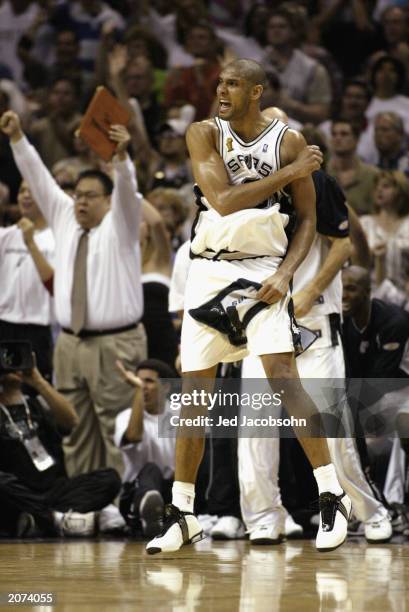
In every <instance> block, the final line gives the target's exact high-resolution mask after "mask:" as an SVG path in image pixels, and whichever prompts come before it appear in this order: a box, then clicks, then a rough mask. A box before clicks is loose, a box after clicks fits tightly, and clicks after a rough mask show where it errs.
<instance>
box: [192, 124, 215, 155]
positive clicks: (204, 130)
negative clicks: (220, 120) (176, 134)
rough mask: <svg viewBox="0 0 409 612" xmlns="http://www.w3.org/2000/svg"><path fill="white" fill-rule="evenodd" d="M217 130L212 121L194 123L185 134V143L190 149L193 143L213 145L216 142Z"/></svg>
mask: <svg viewBox="0 0 409 612" xmlns="http://www.w3.org/2000/svg"><path fill="white" fill-rule="evenodd" d="M217 133H218V128H217V126H216V122H215V121H214V119H204V120H203V121H195V122H194V123H192V124H191V125H190V126H189V128H188V130H187V132H186V142H187V145H188V147H189V149H191V147H192V146H194V144H195V143H202V144H203V145H204V144H208V145H214V144H215V142H216V138H217Z"/></svg>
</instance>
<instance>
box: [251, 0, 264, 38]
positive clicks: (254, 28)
mask: <svg viewBox="0 0 409 612" xmlns="http://www.w3.org/2000/svg"><path fill="white" fill-rule="evenodd" d="M267 19H268V8H267V7H266V5H265V4H257V5H256V6H255V7H254V8H253V11H252V14H251V18H250V23H249V29H250V34H251V36H253V37H254V38H256V39H257V40H262V39H263V37H264V35H265V32H266V22H267Z"/></svg>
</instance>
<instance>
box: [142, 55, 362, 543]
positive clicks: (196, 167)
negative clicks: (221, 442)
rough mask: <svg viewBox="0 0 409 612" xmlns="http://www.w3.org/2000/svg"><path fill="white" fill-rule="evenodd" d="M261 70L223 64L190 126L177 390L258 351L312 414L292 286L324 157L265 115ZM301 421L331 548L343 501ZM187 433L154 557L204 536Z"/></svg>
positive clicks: (321, 446) (271, 373)
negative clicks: (287, 203) (191, 212)
mask: <svg viewBox="0 0 409 612" xmlns="http://www.w3.org/2000/svg"><path fill="white" fill-rule="evenodd" d="M264 78H265V75H264V71H263V70H262V68H261V66H260V65H259V64H257V63H256V62H254V61H252V60H237V61H235V62H232V63H231V64H229V65H228V66H227V67H226V68H225V69H224V70H223V71H222V73H221V76H220V80H219V85H218V88H217V97H218V100H219V116H218V118H217V119H216V120H206V121H202V122H200V123H194V124H192V126H191V127H190V128H189V131H188V133H187V145H188V148H189V152H190V156H191V161H192V168H193V173H194V176H195V180H196V182H197V184H198V188H199V189H198V191H197V194H196V195H197V197H198V199H199V200H200V206H199V214H198V218H197V220H196V222H195V224H194V227H193V232H192V243H191V256H192V258H193V261H192V264H191V266H190V269H189V275H188V279H187V286H186V295H185V314H184V319H183V326H182V340H181V362H182V372H183V392H184V393H189V392H193V391H195V390H196V389H197V388H198V381H201V382H202V389H205V390H207V391H211V390H212V386H211V381H212V379H214V376H215V371H216V367H217V364H218V363H219V362H222V361H237V360H238V359H241V358H242V357H243V356H244V355H246V354H248V353H250V354H254V355H258V356H260V358H261V360H262V363H263V368H264V371H265V374H266V376H267V378H268V379H280V386H281V388H282V389H283V391H284V392H285V397H286V407H287V410H288V412H289V414H290V415H291V416H293V417H295V418H307V420H308V421H310V419H312V418H313V417H316V416H317V410H316V407H315V405H314V404H313V402H312V401H311V399H310V398H309V396H308V395H307V394H306V393H305V391H304V389H303V387H302V385H301V382H300V380H299V377H298V373H297V369H296V366H295V359H294V350H295V343H296V342H297V340H298V338H297V336H298V335H299V334H298V329H297V327H296V325H295V323H294V320H292V317H291V307H292V302H291V298H290V291H289V287H290V283H291V279H292V276H293V274H294V272H295V271H296V270H297V268H298V267H299V265H300V264H301V263H302V261H303V259H304V258H305V256H306V255H307V253H308V251H309V249H310V246H311V243H312V241H313V239H314V235H315V225H316V216H315V191H314V186H313V183H312V179H311V176H310V174H311V172H312V171H313V170H316V169H318V167H319V166H320V164H321V161H322V156H321V154H320V152H319V150H317V149H316V148H314V147H309V148H306V145H305V141H304V139H303V137H302V136H301V135H300V134H298V133H297V132H294V131H292V130H289V129H288V128H287V126H286V125H285V124H283V123H281V122H280V121H278V120H276V119H274V120H273V121H269V120H267V119H266V118H265V117H264V116H263V115H262V113H261V111H260V105H259V102H260V97H261V94H262V91H263V85H262V84H263V81H264ZM286 185H289V189H290V191H291V196H292V202H293V206H294V211H295V213H296V219H297V220H296V227H295V230H294V233H293V236H292V240H291V243H290V244H289V242H288V237H287V234H286V231H285V230H286V229H288V226H289V222H290V217H289V215H288V214H286V213H285V212H283V211H280V206H279V204H274V202H276V198H275V197H274V194H276V193H277V192H279V191H280V190H281V189H283V188H284V187H285V186H286ZM255 288H256V289H257V290H256V291H255ZM227 304H229V306H227ZM225 305H226V308H225ZM215 314H216V316H215ZM243 340H245V341H246V342H245V343H244V342H243ZM209 381H210V382H209ZM191 414H192V413H191ZM299 429H300V430H298V431H296V432H295V433H296V434H297V436H298V438H299V440H300V443H301V445H302V447H303V449H304V451H305V453H306V455H307V457H308V459H309V461H310V463H311V465H312V467H313V469H314V475H315V477H316V480H317V484H318V489H319V493H320V511H321V523H320V528H319V531H318V535H317V542H316V545H317V548H318V549H319V550H322V551H326V550H333V549H334V548H337V547H338V546H339V545H341V544H342V543H343V541H344V540H345V538H346V531H347V521H348V517H349V514H350V511H351V501H350V499H349V497H348V496H347V495H345V493H344V491H343V489H342V488H341V486H340V484H339V482H338V478H337V476H336V472H335V468H334V466H333V465H332V464H331V460H330V456H329V452H328V446H327V443H326V440H325V439H322V438H312V437H307V436H305V435H304V436H303V431H302V428H299ZM304 434H305V430H304ZM188 435H189V433H188V432H187V431H184V432H183V437H182V436H179V437H178V439H177V445H176V472H175V483H174V485H173V496H172V504H170V505H169V506H167V507H166V511H165V517H164V528H163V531H162V533H161V534H159V536H157V537H156V538H154V539H153V540H152V541H151V542H149V543H148V545H147V551H148V552H149V553H151V554H155V553H158V552H162V551H163V552H167V551H174V550H178V549H179V548H180V547H181V546H182V545H183V544H188V543H192V542H195V541H197V540H199V539H201V537H202V528H201V526H200V524H199V522H198V521H197V519H196V517H195V516H194V514H193V503H194V483H195V481H196V476H197V470H198V467H199V465H200V462H201V459H202V455H203V447H204V438H203V437H195V438H193V437H186V436H188Z"/></svg>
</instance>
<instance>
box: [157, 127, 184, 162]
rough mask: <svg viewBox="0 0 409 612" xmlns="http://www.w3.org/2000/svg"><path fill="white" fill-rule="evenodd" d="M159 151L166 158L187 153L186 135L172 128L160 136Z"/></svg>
mask: <svg viewBox="0 0 409 612" xmlns="http://www.w3.org/2000/svg"><path fill="white" fill-rule="evenodd" d="M159 152H160V154H161V155H163V157H165V158H170V159H171V158H175V157H181V156H182V157H183V156H184V153H186V147H185V137H184V136H181V135H180V134H178V133H177V132H175V131H174V130H171V129H167V130H165V131H164V132H162V133H161V134H160V136H159Z"/></svg>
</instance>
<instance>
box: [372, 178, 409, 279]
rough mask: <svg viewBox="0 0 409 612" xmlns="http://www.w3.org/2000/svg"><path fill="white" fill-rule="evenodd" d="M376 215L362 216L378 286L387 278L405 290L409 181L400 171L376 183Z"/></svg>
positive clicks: (408, 257)
mask: <svg viewBox="0 0 409 612" xmlns="http://www.w3.org/2000/svg"><path fill="white" fill-rule="evenodd" d="M373 208H374V213H373V214H371V215H364V216H363V217H361V223H362V227H363V229H364V231H365V234H366V236H367V239H368V243H369V247H370V249H371V251H372V253H373V255H374V260H375V261H374V264H375V274H376V284H377V285H379V284H381V282H382V281H383V280H384V278H388V279H389V280H391V281H392V282H393V283H394V284H395V285H396V286H397V287H398V288H401V289H403V290H406V285H407V282H408V277H409V181H408V179H407V178H406V176H405V175H404V174H402V173H401V172H398V171H397V170H394V171H390V172H382V173H381V174H380V175H379V177H378V178H377V180H376V183H375V191H374V197H373Z"/></svg>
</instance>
